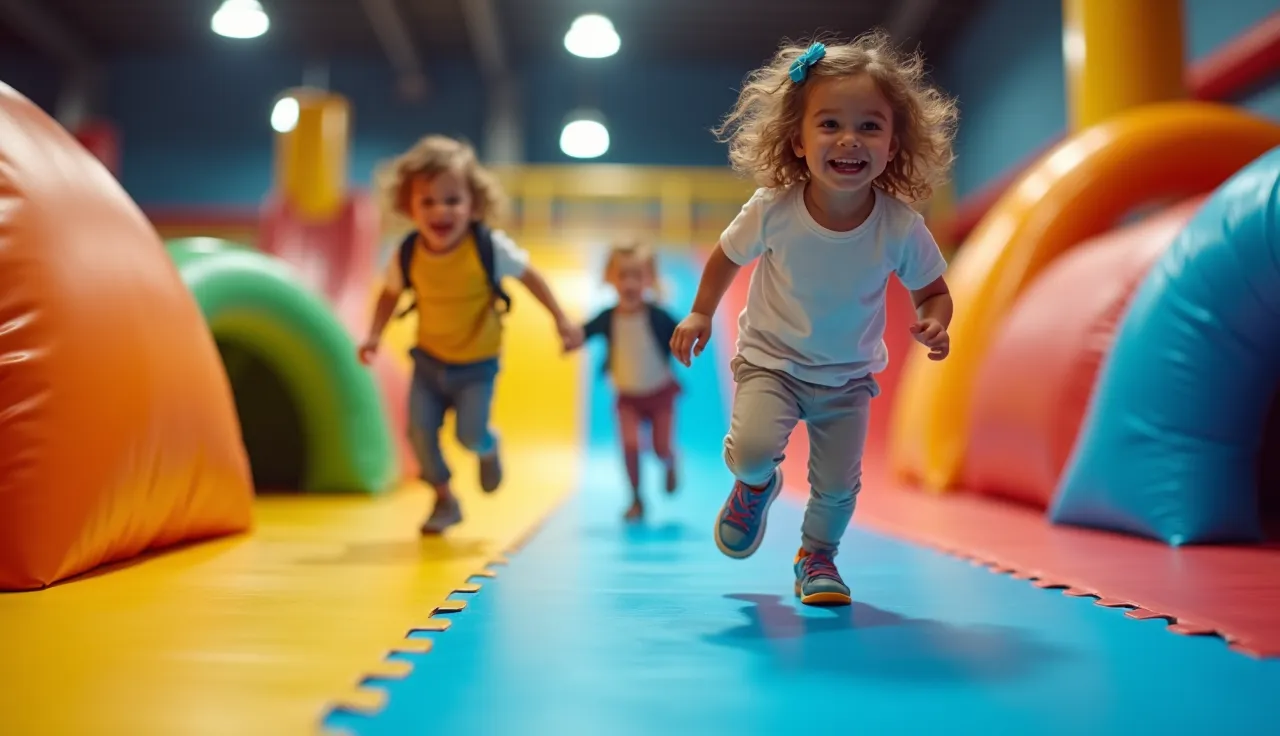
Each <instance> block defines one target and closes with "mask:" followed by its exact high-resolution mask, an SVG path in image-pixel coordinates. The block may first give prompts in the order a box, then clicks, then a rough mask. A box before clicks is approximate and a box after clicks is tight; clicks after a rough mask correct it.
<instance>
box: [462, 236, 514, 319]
mask: <svg viewBox="0 0 1280 736" xmlns="http://www.w3.org/2000/svg"><path fill="white" fill-rule="evenodd" d="M471 234H472V236H473V237H474V238H475V241H476V250H477V251H479V255H480V265H482V266H484V273H485V276H486V277H488V279H489V288H490V289H492V290H493V296H494V298H495V299H496V300H497V302H498V303H499V304H501V305H502V306H501V309H499V310H498V311H499V312H501V313H504V314H505V313H507V312H510V311H511V297H510V296H509V295H508V294H507V292H506V291H503V289H502V283H501V279H499V278H498V273H497V266H496V265H495V263H494V258H495V257H494V253H493V248H494V245H493V231H492V230H490V229H489V227H488V226H487V225H485V224H484V223H482V222H476V223H472V225H471Z"/></svg>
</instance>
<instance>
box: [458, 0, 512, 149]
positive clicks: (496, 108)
mask: <svg viewBox="0 0 1280 736" xmlns="http://www.w3.org/2000/svg"><path fill="white" fill-rule="evenodd" d="M459 3H460V4H461V7H462V18H463V22H465V23H466V26H467V35H468V37H469V38H470V39H471V48H472V49H473V50H474V52H475V55H476V63H477V64H478V65H479V67H480V75H481V76H482V77H483V79H484V82H485V87H486V88H487V90H488V101H489V105H488V114H487V115H486V120H485V142H484V156H485V158H486V159H487V160H488V161H489V162H490V163H496V164H517V163H520V162H522V161H523V160H524V125H523V117H522V114H521V107H520V85H519V83H518V82H517V81H516V75H515V73H514V72H513V70H512V69H511V66H510V64H509V63H508V59H507V46H506V43H505V42H504V40H503V37H502V24H501V23H500V22H499V21H498V12H497V9H496V8H494V3H493V0H459Z"/></svg>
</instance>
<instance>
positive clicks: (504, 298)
mask: <svg viewBox="0 0 1280 736" xmlns="http://www.w3.org/2000/svg"><path fill="white" fill-rule="evenodd" d="M471 236H472V240H474V241H475V244H476V251H477V253H478V255H479V256H480V265H481V266H483V267H484V274H485V276H486V277H487V278H488V279H489V288H490V289H491V290H492V291H493V298H494V301H495V302H496V303H497V304H500V305H501V307H500V309H499V310H498V311H499V313H501V314H506V313H507V312H510V311H511V297H510V296H509V295H508V294H507V292H505V291H503V289H502V284H501V283H499V281H498V275H497V271H496V269H495V268H494V265H493V231H491V230H490V229H489V228H488V227H487V226H485V225H484V223H480V222H474V223H472V224H471ZM417 242H418V233H416V232H412V233H409V234H408V235H406V236H405V239H404V240H403V241H401V242H400V274H401V276H403V280H404V285H405V288H406V289H408V290H410V291H412V290H413V282H412V281H411V280H410V279H409V267H410V265H411V264H412V263H413V252H414V251H415V250H416V249H417ZM417 306H418V299H417V297H416V296H415V297H414V299H413V301H412V302H410V303H409V306H407V307H405V308H404V311H402V312H400V316H401V317H404V316H406V315H408V314H409V313H410V312H412V311H413V310H414V309H415V308H417Z"/></svg>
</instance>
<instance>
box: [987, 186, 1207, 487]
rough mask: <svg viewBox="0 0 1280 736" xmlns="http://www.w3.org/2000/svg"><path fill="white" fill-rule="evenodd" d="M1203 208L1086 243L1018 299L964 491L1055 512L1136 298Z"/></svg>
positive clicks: (999, 348) (990, 380)
mask: <svg viewBox="0 0 1280 736" xmlns="http://www.w3.org/2000/svg"><path fill="white" fill-rule="evenodd" d="M1203 201H1204V198H1203V197H1196V198H1193V199H1191V200H1188V201H1186V202H1184V203H1182V204H1179V205H1177V206H1175V207H1170V208H1168V209H1166V210H1163V211H1161V212H1158V213H1156V214H1153V215H1151V216H1149V217H1147V218H1145V219H1143V220H1141V221H1139V222H1137V223H1135V224H1131V225H1128V226H1125V227H1122V228H1118V229H1116V230H1112V231H1111V232H1108V233H1105V234H1103V235H1100V236H1098V237H1096V238H1093V239H1091V240H1089V241H1086V242H1084V243H1081V244H1080V245H1078V246H1076V247H1075V248H1074V249H1072V250H1071V251H1070V252H1069V253H1067V254H1065V255H1063V256H1060V257H1059V258H1058V259H1057V260H1055V261H1054V262H1053V263H1052V264H1051V265H1050V266H1049V267H1048V268H1047V269H1046V270H1045V271H1044V273H1043V274H1041V276H1040V277H1038V278H1037V279H1036V280H1035V281H1034V282H1033V283H1032V285H1031V286H1030V287H1029V288H1028V289H1027V291H1026V292H1025V293H1024V294H1023V295H1022V296H1021V297H1019V299H1018V301H1017V302H1016V304H1015V305H1014V307H1013V310H1012V313H1011V314H1010V315H1009V317H1008V318H1007V319H1006V320H1004V322H1003V323H1002V324H1001V325H1000V327H999V332H998V334H997V335H996V338H995V341H994V342H993V343H992V345H991V348H990V351H989V352H988V353H987V355H986V356H985V357H984V359H983V361H982V364H981V367H980V368H979V370H978V375H977V377H976V379H975V384H974V394H973V414H972V416H971V421H970V427H969V450H968V453H967V455H966V457H965V463H964V469H963V476H962V477H963V485H964V487H965V488H967V489H969V490H971V491H975V492H979V493H987V494H991V495H994V496H1000V497H1004V498H1008V499H1011V500H1015V501H1021V502H1024V503H1027V504H1029V505H1032V506H1035V507H1037V508H1040V509H1046V508H1048V507H1049V505H1050V503H1051V502H1052V501H1053V494H1054V492H1055V490H1056V488H1057V485H1058V478H1059V476H1060V475H1061V474H1062V469H1063V468H1064V467H1066V464H1067V459H1068V458H1069V457H1070V455H1071V450H1072V448H1073V447H1074V446H1075V442H1076V435H1077V434H1078V433H1079V431H1080V424H1081V422H1082V421H1083V420H1084V415H1085V410H1086V408H1087V406H1088V403H1089V398H1090V396H1091V395H1092V394H1093V387H1094V384H1095V383H1096V382H1097V377H1098V371H1099V369H1100V368H1101V366H1102V364H1103V362H1104V361H1105V360H1106V356H1107V354H1108V353H1109V352H1110V350H1111V345H1112V342H1113V340H1114V338H1115V333H1116V329H1117V327H1118V326H1119V324H1120V320H1121V319H1122V318H1123V317H1124V314H1125V312H1126V310H1127V309H1128V305H1129V302H1130V300H1131V299H1132V298H1133V294H1134V291H1135V290H1137V288H1138V285H1139V284H1140V283H1141V282H1142V280H1143V278H1145V277H1146V275H1147V272H1148V271H1150V270H1151V266H1152V264H1154V263H1155V262H1156V260H1157V259H1158V258H1159V257H1160V255H1161V254H1162V253H1164V251H1165V249H1166V248H1168V247H1169V244H1170V243H1172V242H1173V239H1174V238H1175V237H1176V236H1177V235H1178V233H1179V232H1180V231H1181V230H1182V228H1183V226H1184V225H1186V224H1187V222H1188V221H1190V219H1191V217H1192V216H1193V215H1194V214H1195V212H1196V209H1197V208H1198V207H1199V206H1200V204H1201V203H1202V202H1203Z"/></svg>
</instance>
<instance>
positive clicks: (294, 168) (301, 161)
mask: <svg viewBox="0 0 1280 736" xmlns="http://www.w3.org/2000/svg"><path fill="white" fill-rule="evenodd" d="M283 96H287V97H292V98H293V99H294V100H296V101H297V103H298V118H297V122H296V123H295V124H294V125H293V127H292V128H290V129H288V130H286V131H284V132H281V133H278V134H277V135H276V159H275V174H276V181H275V187H274V190H273V191H272V192H271V193H270V194H269V195H268V196H267V198H266V201H265V202H264V203H263V206H262V215H261V224H260V227H259V232H260V235H259V242H258V247H259V249H260V250H261V251H262V252H263V253H267V254H270V255H272V256H275V257H276V258H279V259H281V260H283V261H284V262H286V263H288V264H290V265H291V266H292V267H293V269H294V272H295V273H296V274H297V277H298V278H299V279H300V280H301V283H302V284H303V285H305V286H307V287H308V288H310V289H312V290H313V291H316V292H318V293H319V294H322V295H323V296H324V297H325V298H326V299H327V301H328V302H329V304H330V305H331V307H332V309H333V310H334V311H335V313H336V315H337V317H338V320H339V321H340V322H341V323H342V324H343V325H344V326H345V327H346V329H347V330H348V331H349V332H350V334H351V335H352V336H353V339H355V340H360V339H362V338H363V337H364V334H365V332H367V331H368V328H369V315H370V314H371V309H372V303H373V299H374V298H376V294H375V293H372V292H371V291H370V284H374V283H376V282H377V278H375V276H376V274H375V273H374V268H375V264H376V263H377V262H378V242H379V233H380V227H379V216H378V211H377V207H376V205H375V204H374V202H373V200H372V199H371V197H370V196H369V194H368V193H367V192H363V191H360V190H356V189H352V188H351V187H349V185H348V184H347V160H348V156H349V144H350V115H351V112H350V105H349V103H348V102H347V100H346V99H345V98H343V97H342V96H341V95H338V94H335V93H332V92H327V91H322V90H315V89H310V88H296V89H290V90H286V91H285V92H284V93H283ZM400 327H401V326H400V325H391V326H390V327H389V330H392V331H394V330H396V329H399V328H400ZM373 370H374V373H375V375H376V377H377V381H378V387H379V389H380V390H381V393H382V400H383V410H384V411H385V412H387V416H388V417H389V419H390V426H391V427H392V430H393V432H394V437H395V442H396V443H397V444H396V446H397V447H398V448H399V461H400V463H401V466H402V472H401V477H409V476H412V475H415V474H416V473H417V471H416V465H417V461H416V460H415V459H414V457H413V451H412V448H411V447H410V446H409V441H408V439H407V434H406V432H405V427H406V425H405V422H406V419H407V413H406V412H407V410H406V408H405V407H406V406H407V403H406V402H407V400H408V395H409V362H408V359H407V357H406V356H404V355H401V354H396V353H394V352H393V351H385V350H384V351H380V352H379V354H378V355H377V357H376V358H375V359H374V365H373Z"/></svg>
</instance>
